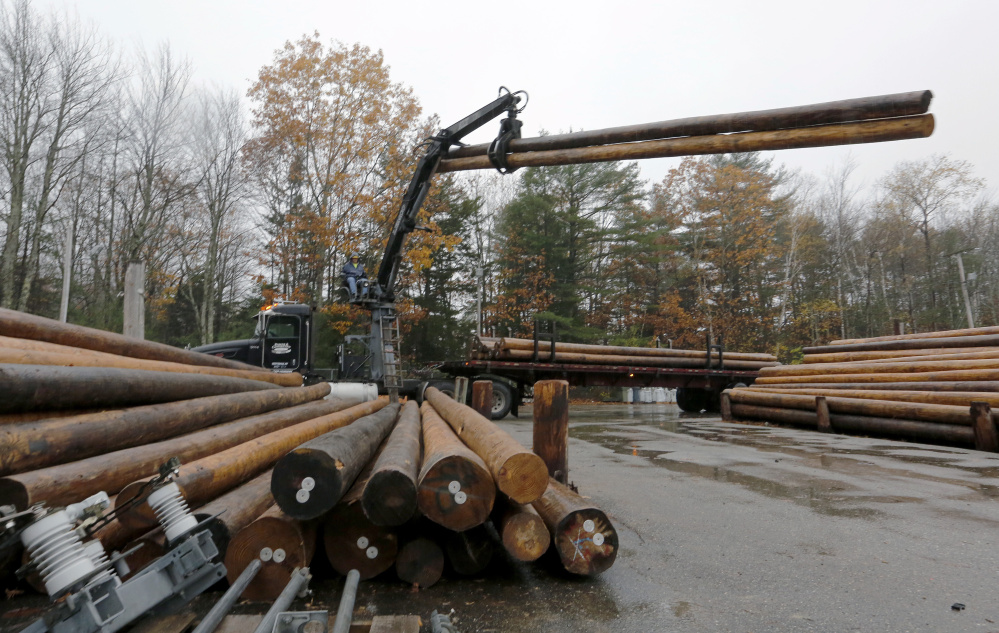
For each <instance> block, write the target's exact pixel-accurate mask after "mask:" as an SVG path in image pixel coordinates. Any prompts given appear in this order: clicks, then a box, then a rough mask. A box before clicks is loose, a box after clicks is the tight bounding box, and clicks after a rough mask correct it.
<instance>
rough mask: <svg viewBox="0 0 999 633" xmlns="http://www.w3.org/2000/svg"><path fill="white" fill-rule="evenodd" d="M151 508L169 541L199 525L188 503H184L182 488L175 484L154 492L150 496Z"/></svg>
mask: <svg viewBox="0 0 999 633" xmlns="http://www.w3.org/2000/svg"><path fill="white" fill-rule="evenodd" d="M149 506H150V507H151V508H152V509H153V511H154V512H155V513H156V518H157V519H159V520H160V525H162V526H163V533H164V534H165V535H166V538H167V540H168V541H172V540H174V539H176V538H177V537H179V536H183V535H184V534H185V533H187V532H189V531H190V530H192V529H194V528H195V527H196V526H197V525H198V520H197V519H195V518H194V516H193V515H192V514H191V511H190V510H188V508H187V502H186V501H184V497H182V496H181V494H180V488H179V487H178V486H177V484H175V483H172V482H171V483H169V484H167V485H165V486H163V487H161V488H157V489H156V490H154V491H153V493H152V494H151V495H149Z"/></svg>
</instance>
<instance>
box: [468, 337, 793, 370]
mask: <svg viewBox="0 0 999 633" xmlns="http://www.w3.org/2000/svg"><path fill="white" fill-rule="evenodd" d="M469 359H471V360H508V361H520V362H525V361H526V362H530V361H533V360H534V340H532V339H523V338H511V337H504V338H488V337H473V342H472V345H471V346H470V347H469ZM538 362H541V363H565V364H579V365H618V366H620V365H627V366H631V367H674V368H700V367H707V366H710V367H715V368H717V367H722V366H723V367H725V368H727V369H740V370H757V369H762V368H764V367H773V366H775V365H777V357H776V356H773V355H772V354H756V353H744V352H723V353H722V354H721V355H719V353H718V351H717V350H716V349H715V350H712V351H711V352H710V355H709V353H708V351H706V350H689V349H670V348H660V347H620V346H613V345H587V344H582V343H555V358H554V359H552V356H551V343H550V342H548V341H538Z"/></svg>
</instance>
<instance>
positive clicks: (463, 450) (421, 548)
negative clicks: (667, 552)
mask: <svg viewBox="0 0 999 633" xmlns="http://www.w3.org/2000/svg"><path fill="white" fill-rule="evenodd" d="M425 397H426V399H425V401H424V402H423V404H422V406H418V405H417V404H416V403H415V402H412V401H410V402H406V403H405V404H403V405H402V406H400V405H397V404H385V403H384V401H382V403H381V407H380V408H379V409H378V410H377V411H373V412H371V413H370V414H368V415H365V416H363V417H361V418H359V419H357V420H355V421H354V422H352V423H351V424H350V425H348V426H343V427H340V428H336V429H334V430H331V431H330V432H328V433H325V434H323V435H320V436H317V437H315V438H313V439H311V440H310V441H308V442H304V443H302V444H300V445H298V446H296V447H294V448H293V450H290V451H288V452H287V453H286V454H285V455H284V456H282V457H281V458H280V459H279V460H278V461H277V462H276V463H275V465H274V469H273V471H272V473H271V476H270V491H271V493H272V495H273V498H274V500H275V502H276V503H275V505H274V506H273V507H271V508H270V509H269V510H268V511H267V512H266V514H264V515H263V516H261V517H260V518H259V519H257V520H256V521H253V522H252V523H249V524H247V525H246V526H245V527H243V528H242V529H241V530H240V531H238V532H237V533H236V534H235V535H234V536H232V537H231V538H232V541H231V545H230V546H229V548H228V553H227V555H226V568H227V569H228V572H229V575H230V578H235V577H237V576H238V575H239V574H240V573H241V572H242V571H243V570H244V569H245V568H246V567H247V566H248V565H249V564H250V563H251V562H252V561H253V560H255V559H259V560H260V561H261V562H262V564H263V567H262V571H261V573H260V574H258V576H257V577H256V578H255V579H254V580H253V581H252V582H251V586H252V591H251V593H252V595H254V596H260V597H273V596H275V595H277V593H279V592H280V591H281V589H282V588H283V587H284V585H285V584H286V583H287V581H288V579H289V578H290V577H291V574H292V573H293V572H294V569H295V568H296V567H300V566H302V565H308V564H310V562H311V561H310V558H311V557H312V556H314V555H316V553H317V552H322V551H324V552H325V555H326V557H327V558H328V561H329V563H330V565H331V566H332V567H333V569H335V570H336V571H337V572H339V573H342V574H346V573H347V572H348V571H349V570H351V569H356V570H357V571H358V572H359V573H360V577H361V579H368V578H373V577H375V576H377V575H379V574H382V573H383V572H386V571H388V570H390V569H392V568H393V567H394V568H395V573H396V575H397V576H398V577H399V578H400V579H401V580H403V581H404V582H407V583H410V584H414V585H417V586H420V587H429V586H430V585H433V584H434V583H436V582H437V581H438V580H439V579H440V578H441V576H442V574H443V573H444V570H445V565H446V564H447V566H449V567H450V569H451V570H453V571H454V572H455V573H457V574H461V575H476V574H480V573H482V572H483V571H484V570H485V569H486V568H487V566H488V565H489V563H490V561H491V560H492V558H493V556H494V553H495V551H496V550H498V549H499V548H501V547H502V548H505V549H506V551H507V552H509V554H510V555H511V556H512V557H513V558H515V559H517V560H521V561H534V560H537V559H538V558H540V557H541V556H542V554H544V553H545V551H546V550H547V549H548V546H549V543H550V542H552V541H554V542H555V543H556V544H557V545H558V549H559V553H560V560H561V561H562V563H563V565H564V567H565V568H566V569H568V570H569V571H571V572H573V573H577V574H582V575H593V574H597V573H600V572H601V571H603V570H605V569H607V568H608V567H610V565H611V564H612V563H613V561H614V558H615V556H616V551H617V535H616V532H615V530H614V528H613V526H612V525H611V523H610V521H609V520H608V519H607V517H606V515H604V514H603V513H602V512H601V511H600V510H599V509H597V508H594V507H593V506H592V504H589V503H586V502H585V501H583V499H582V498H581V497H579V495H577V494H576V493H574V492H573V491H571V490H570V489H568V488H567V487H565V486H563V485H562V484H559V483H558V482H556V481H554V480H551V481H550V480H549V468H548V466H547V465H546V463H545V461H544V460H543V459H542V458H541V457H539V456H538V455H535V454H534V453H532V452H530V451H528V450H527V449H525V448H524V447H523V446H521V445H520V444H519V443H517V442H516V441H515V440H514V439H513V438H511V437H510V436H509V435H508V434H507V433H505V432H504V431H502V430H501V429H500V428H499V427H498V426H496V425H495V424H494V423H493V422H492V421H490V420H488V419H486V418H485V417H484V416H482V415H480V414H479V413H477V412H476V411H475V410H473V409H472V408H471V407H468V406H465V405H463V404H459V403H457V402H455V401H454V400H452V399H451V398H450V397H448V396H446V395H445V394H443V393H441V392H440V391H438V390H436V389H434V388H428V389H427V392H426V395H425ZM565 400H566V404H567V402H568V400H567V392H566V398H565ZM421 440H422V442H421ZM421 443H422V448H421ZM563 468H564V467H563ZM181 480H184V477H183V476H182V477H181ZM248 485H249V484H248ZM181 487H182V489H183V490H184V492H185V495H188V494H189V492H188V487H187V485H186V484H185V483H183V481H182V483H181ZM125 494H126V493H125V492H122V494H119V498H121V497H123V496H124V495H125ZM315 541H321V544H322V546H321V547H319V546H317V544H316V542H315Z"/></svg>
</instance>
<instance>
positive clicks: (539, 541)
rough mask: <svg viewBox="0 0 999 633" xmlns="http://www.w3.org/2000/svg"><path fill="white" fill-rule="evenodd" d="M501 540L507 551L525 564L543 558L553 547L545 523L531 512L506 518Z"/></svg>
mask: <svg viewBox="0 0 999 633" xmlns="http://www.w3.org/2000/svg"><path fill="white" fill-rule="evenodd" d="M526 507H530V506H526ZM501 538H502V539H503V547H504V548H505V549H506V551H507V552H508V553H509V554H510V555H511V556H513V557H514V558H516V559H517V560H520V561H524V562H531V561H535V560H537V559H539V558H541V556H542V554H544V553H545V552H547V551H548V547H549V546H550V545H551V535H550V534H549V533H548V528H547V527H545V522H544V521H542V520H541V517H540V516H538V515H537V514H536V513H529V512H520V513H516V514H511V515H509V516H507V517H504V520H503V524H502V534H501Z"/></svg>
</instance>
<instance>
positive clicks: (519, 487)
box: [496, 453, 548, 503]
mask: <svg viewBox="0 0 999 633" xmlns="http://www.w3.org/2000/svg"><path fill="white" fill-rule="evenodd" d="M496 485H497V486H498V487H499V489H500V490H501V491H503V493H504V494H505V495H506V496H508V497H510V498H511V499H513V500H514V501H516V502H517V503H531V502H533V501H536V500H538V499H540V498H541V495H543V494H545V490H546V489H547V488H548V467H547V466H546V465H545V461H544V460H543V459H541V458H540V457H538V456H537V455H535V454H533V453H517V454H515V455H513V456H511V457H510V458H509V459H508V460H506V462H504V463H503V467H502V468H501V469H500V471H499V477H497V479H496Z"/></svg>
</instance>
